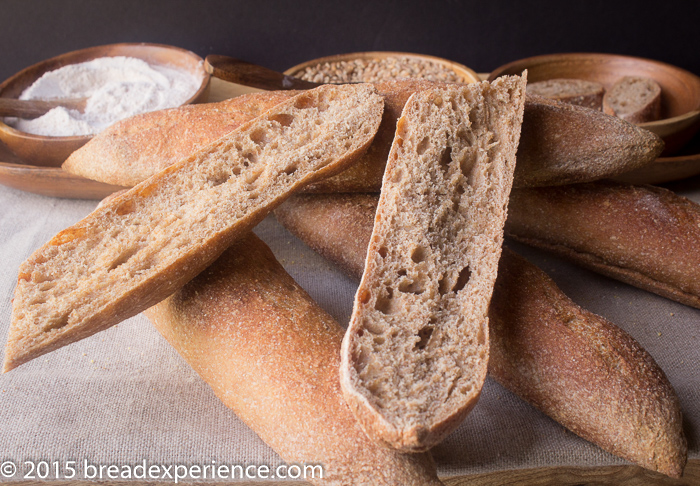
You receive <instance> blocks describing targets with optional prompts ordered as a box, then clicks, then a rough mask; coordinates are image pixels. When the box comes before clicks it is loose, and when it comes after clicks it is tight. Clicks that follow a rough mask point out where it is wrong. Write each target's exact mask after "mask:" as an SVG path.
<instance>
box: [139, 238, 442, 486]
mask: <svg viewBox="0 0 700 486" xmlns="http://www.w3.org/2000/svg"><path fill="white" fill-rule="evenodd" d="M146 316H147V317H148V318H149V319H150V320H151V321H152V322H153V324H154V325H155V327H156V329H158V331H159V332H160V333H161V334H162V335H163V336H164V337H165V338H166V339H167V341H168V342H169V343H170V344H172V346H173V347H174V348H175V349H176V350H177V351H178V353H180V354H181V355H182V357H183V358H184V359H185V360H186V361H187V362H188V363H189V364H190V365H191V366H192V368H194V370H195V371H196V372H197V373H198V374H199V375H200V376H201V377H202V378H203V379H204V381H206V382H207V383H208V384H209V386H211V388H212V389H213V391H214V393H215V394H216V396H217V397H219V399H221V401H222V402H223V403H224V404H225V405H226V406H228V407H229V408H231V409H232V410H233V411H234V412H235V413H236V415H238V417H240V418H241V419H242V420H243V421H244V422H245V423H246V424H247V425H248V426H249V427H250V428H252V429H253V430H254V431H255V432H256V433H257V434H258V435H259V436H260V437H261V438H262V439H263V440H264V441H265V442H266V443H267V444H268V445H270V446H271V447H272V448H273V449H274V450H275V451H276V452H277V453H278V454H279V455H280V456H281V457H282V459H283V460H284V461H285V462H287V463H295V464H303V465H320V466H321V467H322V471H323V476H322V479H320V478H319V472H320V471H316V475H315V479H313V480H311V482H312V483H314V484H324V485H338V486H341V485H342V486H346V485H377V486H379V485H385V486H387V485H396V486H424V485H425V486H428V485H438V484H442V483H440V481H438V479H437V476H436V473H435V466H434V464H433V463H432V459H431V458H430V456H429V454H428V453H425V454H410V455H408V454H400V453H398V452H396V451H392V450H390V449H386V448H383V447H380V446H379V445H377V444H376V443H374V442H373V441H371V440H370V439H369V438H368V437H367V436H366V435H365V434H364V432H363V431H362V429H361V428H360V426H359V425H358V423H357V421H356V420H355V418H354V416H353V415H352V413H351V412H350V409H349V408H348V406H347V404H346V403H345V401H344V399H343V395H342V393H341V390H340V383H339V381H338V365H339V361H340V344H341V340H342V338H343V329H342V327H340V325H338V323H337V322H335V321H334V320H333V318H332V317H330V316H329V315H328V314H327V313H326V312H325V311H323V310H322V309H321V308H320V307H319V306H318V305H317V304H316V303H315V302H314V301H313V300H312V299H311V297H309V295H308V294H307V293H306V292H304V290H303V289H302V288H301V287H299V285H297V284H296V282H294V280H293V279H292V278H291V277H290V276H289V275H288V274H287V273H286V272H285V271H284V269H283V268H282V266H281V265H280V264H279V263H278V262H277V260H275V257H274V256H273V254H272V252H271V251H270V249H269V248H267V246H266V245H265V244H264V243H263V242H262V241H260V240H259V239H258V238H257V237H255V236H254V235H252V233H249V234H248V236H245V237H243V238H242V239H240V240H239V241H237V242H236V243H234V245H233V246H232V247H231V248H230V249H229V250H227V251H226V252H225V253H224V254H223V255H222V256H221V257H220V258H219V259H218V260H216V261H215V262H214V263H213V264H212V265H211V266H210V267H209V268H207V269H206V270H205V271H203V272H202V273H201V274H199V275H198V276H197V277H195V278H194V279H193V280H192V281H190V282H189V283H188V284H187V285H185V286H184V287H183V288H182V289H180V290H178V291H177V292H176V293H175V294H174V295H172V296H171V297H169V298H167V299H166V300H165V301H163V302H160V303H159V304H157V305H155V306H154V307H152V308H150V309H148V310H147V311H146Z"/></svg>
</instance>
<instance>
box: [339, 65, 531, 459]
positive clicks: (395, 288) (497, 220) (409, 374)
mask: <svg viewBox="0 0 700 486" xmlns="http://www.w3.org/2000/svg"><path fill="white" fill-rule="evenodd" d="M524 102H525V78H524V77H507V78H502V79H499V80H497V81H495V82H494V83H493V84H489V83H486V82H484V83H479V84H472V85H465V86H454V87H450V88H446V89H436V90H429V91H422V92H419V93H416V94H414V95H413V96H411V98H410V99H409V101H408V102H407V103H406V106H405V108H404V111H403V114H402V115H401V118H400V119H399V121H398V123H397V129H396V137H395V139H394V143H393V145H392V149H391V153H390V155H389V161H388V162H387V170H386V173H385V177H384V181H383V185H382V193H381V197H380V200H379V207H378V209H377V214H376V219H375V224H374V230H373V233H372V239H371V242H370V246H369V251H368V254H367V264H366V266H365V271H364V275H363V277H362V281H361V283H360V286H359V288H358V290H357V294H356V297H355V304H354V308H353V314H352V318H351V320H350V324H349V327H348V330H347V333H346V335H345V338H344V340H343V348H342V365H341V368H340V373H341V384H342V387H343V391H344V393H345V396H346V399H347V400H348V403H349V404H350V408H351V409H352V410H353V412H354V413H355V415H356V416H357V417H358V419H359V421H360V423H361V424H362V426H363V427H364V429H365V431H367V433H368V435H370V437H374V438H376V439H377V440H379V441H381V442H383V443H384V444H386V445H388V446H390V447H394V448H397V449H399V450H403V451H406V452H409V451H413V452H415V451H420V450H426V449H428V448H430V447H432V446H434V445H435V444H437V443H438V442H439V441H441V440H442V439H443V438H444V437H445V436H446V435H447V434H448V433H449V432H451V431H452V430H454V429H455V428H456V427H457V426H458V425H459V423H460V422H461V421H462V419H464V417H465V416H466V415H467V413H468V412H469V410H470V409H471V408H472V407H473V406H474V404H475V403H476V400H477V399H478V397H479V393H480V391H481V386H482V384H483V381H484V378H485V377H486V367H487V363H488V327H487V322H488V319H487V317H486V313H487V309H488V303H489V300H490V298H491V291H492V289H493V284H494V281H495V279H496V269H497V265H498V258H499V256H500V252H501V242H502V238H503V223H504V222H505V218H506V207H507V204H508V194H509V192H510V188H511V185H512V182H513V170H514V169H515V152H516V150H517V147H518V139H519V136H520V125H521V123H522V113H523V105H524Z"/></svg>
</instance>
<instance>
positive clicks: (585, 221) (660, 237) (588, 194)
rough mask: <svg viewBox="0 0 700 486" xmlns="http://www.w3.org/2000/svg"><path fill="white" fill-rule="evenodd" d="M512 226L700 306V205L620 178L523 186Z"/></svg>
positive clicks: (526, 236)
mask: <svg viewBox="0 0 700 486" xmlns="http://www.w3.org/2000/svg"><path fill="white" fill-rule="evenodd" d="M510 208H511V210H510V213H509V217H508V222H507V223H506V234H507V235H508V236H509V237H511V238H513V239H515V240H518V241H520V242H523V243H526V244H528V245H532V246H535V247H538V248H542V249H545V250H548V251H551V252H553V253H555V254H557V255H559V256H561V257H563V258H566V259H569V260H571V261H573V262H575V263H577V264H579V265H581V266H584V267H586V268H589V269H591V270H594V271H596V272H599V273H602V274H603V275H607V276H609V277H612V278H616V279H618V280H621V281H623V282H626V283H628V284H630V285H634V286H637V287H639V288H642V289H644V290H648V291H649V292H654V293H656V294H659V295H661V296H664V297H667V298H669V299H672V300H676V301H678V302H681V303H683V304H686V305H689V306H692V307H697V308H700V274H698V272H697V268H700V251H699V248H700V247H699V246H698V242H699V241H700V206H699V205H698V204H696V203H694V202H692V201H690V200H688V199H686V198H684V197H682V196H679V195H677V194H675V193H674V192H672V191H669V190H668V189H663V188H660V187H654V186H634V185H631V184H623V183H616V182H595V183H589V184H575V185H571V186H562V187H551V188H532V189H519V190H517V191H513V192H512V194H511V203H510Z"/></svg>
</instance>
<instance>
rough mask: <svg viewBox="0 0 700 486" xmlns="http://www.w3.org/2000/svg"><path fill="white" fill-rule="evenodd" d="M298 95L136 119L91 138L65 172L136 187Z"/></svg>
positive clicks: (251, 97)
mask: <svg viewBox="0 0 700 486" xmlns="http://www.w3.org/2000/svg"><path fill="white" fill-rule="evenodd" d="M295 94H298V92H292V91H270V92H266V93H255V94H246V95H242V96H238V97H236V98H232V99H230V100H226V101H221V102H219V103H204V104H198V105H186V106H182V107H179V108H171V109H168V110H159V111H151V112H148V113H143V114H140V115H136V116H133V117H131V118H128V119H126V120H122V121H119V122H117V123H115V124H113V125H111V126H110V127H108V128H106V129H105V130H103V131H102V132H100V133H99V134H98V135H95V136H94V137H92V138H91V139H90V141H89V142H88V143H87V144H85V145H84V146H82V147H81V148H79V149H78V150H76V151H75V152H73V153H72V154H71V155H70V156H69V157H68V159H66V161H65V162H64V163H63V166H62V167H63V170H65V171H67V172H70V173H72V174H75V175H78V176H81V177H85V178H87V179H93V180H96V181H113V182H112V184H115V185H119V186H124V187H133V186H135V185H136V184H138V183H139V182H142V181H145V180H146V179H148V178H149V177H151V176H152V175H153V174H156V173H158V172H160V171H161V170H163V169H165V168H166V167H168V166H170V165H172V164H174V163H175V162H178V161H180V160H181V159H183V158H185V157H187V156H188V155H190V154H191V153H193V152H196V151H197V150H200V149H201V148H203V147H205V146H207V145H209V144H210V143H212V142H214V141H215V140H217V139H219V138H221V137H223V136H224V135H226V134H227V133H229V132H232V131H233V130H235V129H236V128H238V127H239V126H241V125H242V124H244V123H246V122H248V121H250V120H252V119H253V118H255V117H258V116H260V115H261V114H262V113H263V112H265V111H267V110H269V109H270V108H272V107H273V106H275V105H277V104H279V103H281V102H282V101H285V100H287V99H289V98H291V97H292V96H293V95H295Z"/></svg>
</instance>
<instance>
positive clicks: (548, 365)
mask: <svg viewBox="0 0 700 486" xmlns="http://www.w3.org/2000/svg"><path fill="white" fill-rule="evenodd" d="M378 199H379V197H378V196H377V195H373V194H350V195H299V196H293V197H292V198H290V199H289V200H287V201H286V202H285V203H284V204H282V205H281V206H280V207H279V208H277V209H276V210H275V215H276V217H277V219H278V220H279V221H280V222H281V223H282V224H283V225H284V226H285V227H286V228H287V229H289V231H290V232H291V233H292V234H294V235H296V236H298V237H299V238H300V239H301V240H302V241H304V242H305V243H306V244H308V245H309V246H310V247H312V248H313V249H314V250H316V251H318V252H320V253H321V254H322V255H324V256H325V257H327V258H328V259H330V260H331V261H333V262H334V263H337V264H338V265H339V266H340V267H341V268H342V269H343V270H345V272H346V273H348V274H349V275H350V276H352V277H355V278H357V279H359V278H360V277H361V276H362V272H363V269H364V263H365V256H364V254H365V253H366V251H367V246H368V244H369V241H370V237H371V233H372V228H373V225H374V211H375V209H376V207H377V202H378ZM345 235H350V238H347V239H345V238H344V236H345ZM489 343H490V357H489V374H490V375H491V377H492V378H495V379H496V380H497V381H499V382H500V383H501V384H502V385H503V386H505V387H506V388H507V389H509V390H511V391H512V392H514V393H515V394H517V395H518V396H520V397H521V398H523V399H524V400H526V401H528V402H529V403H531V404H532V405H533V406H535V407H537V408H538V409H540V410H541V411H542V412H544V413H545V414H547V415H548V416H550V417H551V418H553V419H554V420H556V421H557V422H559V423H560V424H562V425H563V426H565V427H566V428H568V429H569V430H571V431H573V432H575V433H576V434H578V435H579V436H580V437H583V438H585V439H587V440H589V441H591V442H593V443H594V444H596V445H598V446H599V447H601V448H603V449H605V450H606V451H608V452H611V453H613V454H616V455H618V456H620V457H623V458H625V459H627V460H629V461H632V462H634V463H635V464H638V465H640V466H642V467H645V468H648V469H651V470H654V471H658V472H661V473H663V474H667V475H669V476H673V477H679V476H680V475H681V473H682V471H683V467H684V465H685V462H686V458H687V445H686V440H685V436H684V434H683V427H682V420H681V411H680V405H679V402H678V398H677V396H676V393H675V391H674V390H673V388H672V386H671V384H670V383H669V382H668V379H667V378H666V376H665V375H664V373H663V371H662V370H661V369H660V368H659V367H658V365H657V364H656V363H655V362H654V360H653V359H652V357H651V356H650V355H649V354H648V353H647V352H646V351H645V350H643V349H642V348H641V347H640V345H639V344H638V343H637V342H636V341H635V340H634V339H633V338H632V337H631V336H630V335H628V334H627V333H625V332H624V331H622V330H620V329H619V328H617V327H616V326H615V325H614V324H612V323H611V322H609V321H607V320H605V319H603V318H602V317H600V316H597V315H595V314H592V313H591V312H588V311H586V310H584V309H582V308H580V307H579V306H578V305H576V304H575V303H574V302H572V301H571V299H569V298H568V297H567V296H566V295H564V293H563V292H562V291H561V290H560V289H559V288H558V287H557V286H556V284H555V283H554V282H553V281H552V279H550V278H549V277H548V276H547V275H546V274H545V273H544V272H543V271H541V270H540V269H538V268H537V267H536V266H534V265H532V264H531V263H529V262H528V261H527V260H525V259H524V258H522V257H519V256H518V255H516V254H515V253H513V252H512V251H509V250H508V249H507V248H504V249H503V253H502V254H501V260H500V263H499V270H498V278H497V279H496V286H495V287H494V290H493V297H492V299H491V305H490V307H489ZM640 431H644V433H640Z"/></svg>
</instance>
